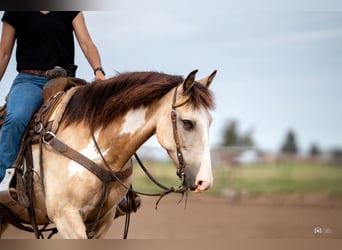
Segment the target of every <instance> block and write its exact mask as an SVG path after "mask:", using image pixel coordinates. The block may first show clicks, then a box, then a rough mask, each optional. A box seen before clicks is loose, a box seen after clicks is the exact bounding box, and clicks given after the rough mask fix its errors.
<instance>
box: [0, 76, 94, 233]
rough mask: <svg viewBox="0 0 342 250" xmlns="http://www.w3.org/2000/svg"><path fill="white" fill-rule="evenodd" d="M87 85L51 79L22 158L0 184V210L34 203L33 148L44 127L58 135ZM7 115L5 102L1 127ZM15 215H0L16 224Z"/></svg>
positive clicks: (76, 80) (0, 111) (26, 137)
mask: <svg viewBox="0 0 342 250" xmlns="http://www.w3.org/2000/svg"><path fill="white" fill-rule="evenodd" d="M85 84H87V82H86V81H85V80H83V79H79V78H72V77H59V78H54V79H51V80H49V81H48V82H47V83H46V85H45V86H44V89H43V105H42V106H41V107H40V108H39V109H38V111H37V112H36V113H35V114H34V115H33V117H32V119H31V121H30V124H29V127H28V128H27V130H26V132H25V134H24V136H23V139H22V141H21V146H20V150H19V153H18V156H17V158H16V160H15V162H14V164H13V166H12V168H10V169H7V170H6V175H5V178H4V179H3V181H2V182H1V184H0V208H1V209H2V210H3V209H4V208H5V207H12V206H17V205H18V204H19V205H20V206H21V207H24V208H29V207H30V205H31V204H32V197H33V194H32V192H33V191H32V190H33V159H32V147H31V146H32V145H33V144H37V143H39V142H40V139H41V138H40V136H39V133H40V131H41V130H42V129H43V128H48V129H49V130H50V131H53V132H54V133H55V132H57V130H58V125H59V121H60V120H61V117H62V115H63V113H64V110H65V108H66V106H67V104H68V102H69V100H70V99H71V97H72V95H73V93H74V92H75V90H76V89H77V88H76V87H79V86H83V85H85ZM6 102H7V97H6ZM6 114H7V104H6V103H5V105H4V106H2V107H0V128H1V127H2V125H3V123H4V121H5V117H6ZM24 161H25V164H24ZM14 177H16V178H14ZM1 209H0V210H1ZM2 210H1V211H2ZM13 216H14V215H13V214H11V213H0V219H1V218H3V217H4V219H5V220H7V221H9V222H11V221H16V219H15V218H14V217H13ZM18 223H19V222H17V223H11V224H13V225H15V224H18ZM0 224H1V222H0ZM20 229H22V228H20ZM30 230H32V229H30Z"/></svg>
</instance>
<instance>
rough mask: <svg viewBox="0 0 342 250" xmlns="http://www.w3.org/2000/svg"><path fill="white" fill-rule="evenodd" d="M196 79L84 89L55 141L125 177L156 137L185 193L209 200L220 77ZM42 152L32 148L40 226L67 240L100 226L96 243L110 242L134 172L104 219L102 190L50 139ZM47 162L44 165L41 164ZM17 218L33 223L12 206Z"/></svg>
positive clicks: (117, 188) (110, 192)
mask: <svg viewBox="0 0 342 250" xmlns="http://www.w3.org/2000/svg"><path fill="white" fill-rule="evenodd" d="M196 73H197V70H195V71H193V72H191V73H190V74H189V75H188V76H187V77H186V78H185V79H184V78H183V77H182V76H177V75H169V74H165V73H158V72H128V73H121V74H118V75H116V76H114V77H111V78H109V79H107V80H103V81H94V82H93V83H92V84H87V85H85V86H81V87H77V89H75V91H74V94H73V96H72V97H71V99H70V101H69V103H68V104H67V107H66V108H65V111H64V114H63V116H62V118H61V121H60V124H59V128H58V131H57V132H56V134H53V135H52V136H53V138H58V140H59V141H61V142H63V143H64V144H65V145H67V146H68V147H70V148H72V149H74V150H75V151H78V152H79V153H80V154H82V155H83V156H85V157H87V158H88V159H90V160H91V161H92V162H94V163H96V165H98V166H99V168H101V169H106V168H110V171H112V172H116V173H120V172H123V171H125V170H127V169H129V165H130V164H128V163H129V162H130V159H131V157H132V155H133V154H134V153H135V152H136V151H137V150H138V148H139V147H140V146H141V145H142V144H143V143H144V142H146V141H147V140H148V139H149V138H150V137H151V136H153V135H156V137H157V140H158V142H159V144H160V145H161V146H162V147H163V148H164V149H165V150H166V151H167V153H168V155H169V156H170V158H171V159H172V161H173V163H174V165H175V166H176V168H177V171H178V172H177V173H178V174H179V175H180V176H181V177H182V178H183V183H182V189H183V191H189V190H191V191H193V192H194V193H202V192H204V191H206V190H208V189H209V188H210V187H211V186H212V184H213V175H212V169H211V159H210V150H209V127H210V124H211V122H212V117H211V114H210V109H211V108H213V106H214V101H213V96H212V92H211V91H210V90H209V89H208V88H209V85H210V84H211V82H212V80H213V79H214V77H215V74H216V71H215V72H213V73H212V74H211V75H209V76H208V77H205V78H203V79H201V80H199V81H196V80H195V76H196ZM170 117H172V118H170ZM51 134H52V133H51ZM43 140H44V138H43ZM44 141H45V140H44ZM39 150H40V148H39V146H38V145H33V147H32V155H33V165H34V176H33V177H34V178H33V179H34V180H33V187H34V188H33V189H34V207H35V220H36V222H37V224H39V225H46V224H49V223H51V224H54V225H55V226H56V228H57V230H58V232H59V233H60V235H61V237H62V238H65V239H86V238H89V235H88V234H87V232H89V230H90V227H91V226H92V225H93V224H92V223H93V222H94V221H95V220H97V224H96V228H95V230H94V235H93V236H92V237H93V238H103V237H104V236H105V234H106V233H107V231H108V230H109V228H110V227H111V225H112V223H113V221H114V219H113V218H114V216H115V208H116V206H117V204H118V202H120V201H121V200H122V199H123V197H124V196H125V195H126V193H127V187H128V186H129V185H130V184H131V182H132V178H131V177H132V176H131V172H129V174H128V175H127V176H124V177H123V178H122V179H121V180H120V181H115V180H114V181H111V182H109V184H108V186H107V188H106V195H105V196H104V200H103V202H102V209H101V210H100V212H98V211H99V210H98V206H99V204H100V203H101V197H102V194H103V192H101V190H103V189H102V188H103V186H104V184H103V182H102V181H101V180H100V179H99V178H98V177H97V176H96V175H94V174H93V173H92V172H90V171H89V170H88V169H86V168H85V167H83V166H82V165H81V164H80V163H78V162H76V161H73V160H71V159H70V158H68V157H65V156H64V155H63V154H61V153H60V152H58V151H57V150H56V149H55V148H54V147H52V145H51V144H50V143H49V141H48V140H47V139H46V142H45V143H42V146H41V150H42V152H41V153H40V151H39ZM40 154H41V157H42V158H43V161H39V155H40ZM41 162H43V163H44V164H43V165H42V166H40V163H41ZM11 211H12V213H13V214H15V215H16V216H17V217H18V218H20V219H21V220H22V221H24V222H27V223H29V221H30V218H29V215H28V212H27V211H26V209H24V208H22V207H20V206H13V207H11Z"/></svg>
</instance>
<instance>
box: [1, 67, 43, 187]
mask: <svg viewBox="0 0 342 250" xmlns="http://www.w3.org/2000/svg"><path fill="white" fill-rule="evenodd" d="M46 82H47V78H46V77H42V76H36V75H29V74H25V73H19V74H18V75H17V76H16V78H15V79H14V81H13V84H12V87H11V89H10V92H9V97H8V102H7V115H6V118H5V123H4V124H3V126H2V130H1V133H0V181H1V180H2V179H3V177H4V176H5V172H6V169H7V168H10V167H11V166H12V164H13V162H14V161H15V159H16V157H17V154H18V151H19V147H20V142H21V138H22V136H23V134H24V132H25V130H26V128H27V126H28V124H29V122H30V120H31V117H32V115H33V114H34V112H35V111H36V110H37V109H38V108H39V107H40V105H41V104H42V102H43V97H42V91H43V87H44V85H45V83H46Z"/></svg>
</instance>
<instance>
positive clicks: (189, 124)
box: [183, 120, 194, 129]
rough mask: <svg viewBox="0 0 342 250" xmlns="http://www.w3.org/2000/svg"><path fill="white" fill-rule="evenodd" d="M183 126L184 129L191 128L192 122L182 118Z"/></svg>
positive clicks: (192, 126)
mask: <svg viewBox="0 0 342 250" xmlns="http://www.w3.org/2000/svg"><path fill="white" fill-rule="evenodd" d="M183 126H184V128H185V129H193V128H194V124H193V123H192V121H190V120H183Z"/></svg>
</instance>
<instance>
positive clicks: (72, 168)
mask: <svg viewBox="0 0 342 250" xmlns="http://www.w3.org/2000/svg"><path fill="white" fill-rule="evenodd" d="M97 138H98V133H95V139H96V140H97ZM108 151H109V149H107V150H105V151H103V152H102V155H103V157H106V153H107V152H108ZM80 153H81V154H82V155H84V156H86V157H87V158H88V159H89V160H92V161H93V162H95V163H101V162H102V157H101V155H100V154H99V152H98V151H97V150H96V147H95V144H94V141H93V139H90V142H89V143H88V145H87V146H86V147H85V148H84V149H82V150H81V151H80ZM84 171H88V170H87V169H86V168H85V167H83V166H82V165H80V164H78V163H77V162H75V161H70V164H69V178H71V177H73V176H74V175H76V174H78V175H82V174H83V172H84Z"/></svg>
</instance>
